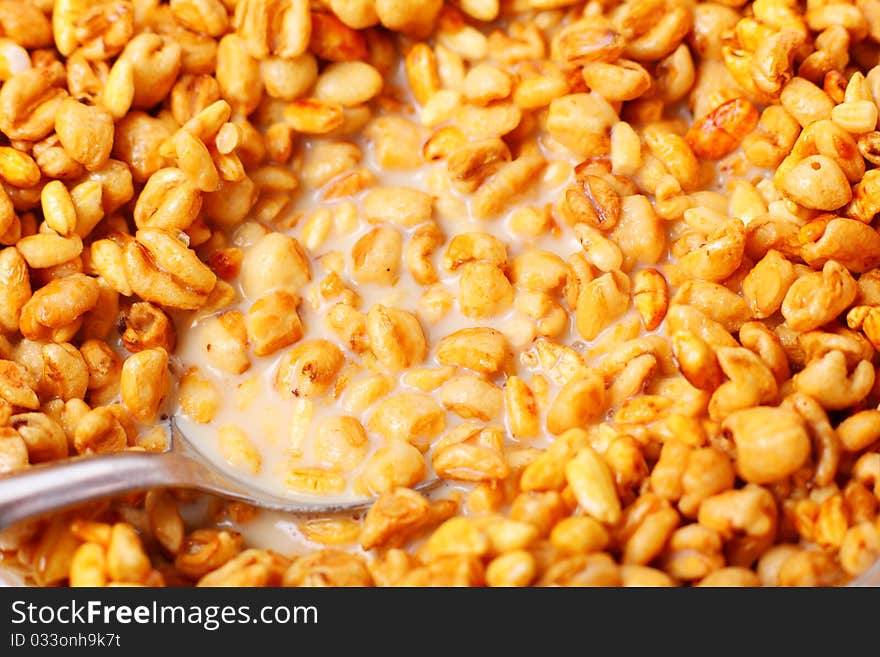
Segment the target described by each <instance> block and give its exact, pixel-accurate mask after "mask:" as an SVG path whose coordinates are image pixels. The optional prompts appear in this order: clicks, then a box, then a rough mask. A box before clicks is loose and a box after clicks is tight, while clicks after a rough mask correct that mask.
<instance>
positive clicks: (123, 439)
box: [73, 406, 128, 454]
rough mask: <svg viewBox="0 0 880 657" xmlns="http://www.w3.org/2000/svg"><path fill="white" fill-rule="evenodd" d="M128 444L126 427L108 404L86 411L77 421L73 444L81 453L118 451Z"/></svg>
mask: <svg viewBox="0 0 880 657" xmlns="http://www.w3.org/2000/svg"><path fill="white" fill-rule="evenodd" d="M127 444H128V436H127V434H126V432H125V428H124V427H123V426H122V424H121V423H120V422H119V420H118V419H117V417H116V415H115V414H114V413H113V412H112V411H111V410H110V409H109V408H108V407H106V406H101V407H98V408H96V409H94V410H92V411H89V412H88V413H86V414H85V415H84V416H83V417H82V418H81V419H80V420H79V422H78V423H77V425H76V431H75V433H74V436H73V445H74V447H75V448H76V451H77V452H79V453H80V454H85V453H102V452H116V451H119V450H122V449H124V448H125V447H126V445H127Z"/></svg>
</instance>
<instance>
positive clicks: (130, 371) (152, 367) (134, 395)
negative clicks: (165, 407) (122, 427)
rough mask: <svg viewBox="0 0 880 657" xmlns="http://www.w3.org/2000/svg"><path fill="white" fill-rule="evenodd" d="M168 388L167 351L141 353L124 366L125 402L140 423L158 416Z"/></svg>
mask: <svg viewBox="0 0 880 657" xmlns="http://www.w3.org/2000/svg"><path fill="white" fill-rule="evenodd" d="M168 385H169V377H168V352H167V351H165V350H164V349H162V348H161V347H160V348H152V349H145V350H143V351H139V352H138V353H136V354H133V355H131V356H129V357H128V358H127V359H126V360H125V363H123V365H122V377H121V379H120V389H121V392H122V403H123V404H125V406H126V408H127V409H128V410H129V411H130V412H131V414H132V415H134V416H135V417H136V418H137V419H139V420H142V421H148V420H150V419H152V418H153V417H155V415H156V413H157V412H158V410H159V407H160V406H161V404H162V402H163V401H164V400H165V395H166V394H167V393H168Z"/></svg>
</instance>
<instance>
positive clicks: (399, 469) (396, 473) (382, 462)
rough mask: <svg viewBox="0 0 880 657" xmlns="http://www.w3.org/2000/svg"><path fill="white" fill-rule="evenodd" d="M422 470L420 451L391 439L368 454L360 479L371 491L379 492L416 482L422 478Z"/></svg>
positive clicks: (423, 464)
mask: <svg viewBox="0 0 880 657" xmlns="http://www.w3.org/2000/svg"><path fill="white" fill-rule="evenodd" d="M425 472H426V468H425V458H424V457H423V456H422V453H421V452H420V451H419V450H418V449H417V448H416V447H414V446H413V445H410V444H409V443H406V442H403V441H401V440H393V441H390V442H389V443H388V444H387V445H386V446H385V447H380V448H379V449H377V450H376V451H375V452H374V453H373V454H372V455H371V456H370V457H369V459H368V460H367V462H366V463H365V464H364V467H363V470H362V471H361V479H360V481H361V482H362V483H363V485H364V486H365V487H366V488H367V490H369V491H370V492H371V493H374V494H377V495H381V494H384V493H390V492H391V491H392V490H394V489H396V488H408V487H411V486H415V485H416V484H417V483H419V482H420V481H421V480H422V479H424V477H425Z"/></svg>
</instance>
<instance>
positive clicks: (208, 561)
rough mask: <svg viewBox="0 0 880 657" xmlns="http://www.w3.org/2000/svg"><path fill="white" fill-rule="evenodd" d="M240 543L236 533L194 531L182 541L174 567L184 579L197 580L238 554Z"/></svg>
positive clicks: (205, 530) (213, 530) (207, 530)
mask: <svg viewBox="0 0 880 657" xmlns="http://www.w3.org/2000/svg"><path fill="white" fill-rule="evenodd" d="M241 542H242V538H241V534H238V533H237V532H231V531H228V530H217V529H196V530H195V531H193V532H192V533H190V534H188V535H187V536H186V538H185V539H184V541H183V545H182V546H181V548H180V551H179V552H178V553H177V556H176V557H175V559H174V567H175V568H176V569H177V570H178V571H180V573H181V574H182V575H184V576H185V577H188V578H191V579H197V578H199V577H201V576H203V575H205V574H206V573H209V572H211V571H212V570H216V569H217V568H219V567H220V566H222V565H223V564H225V563H226V562H227V561H229V560H230V559H232V558H233V557H234V556H235V555H236V554H238V552H239V551H240V550H241Z"/></svg>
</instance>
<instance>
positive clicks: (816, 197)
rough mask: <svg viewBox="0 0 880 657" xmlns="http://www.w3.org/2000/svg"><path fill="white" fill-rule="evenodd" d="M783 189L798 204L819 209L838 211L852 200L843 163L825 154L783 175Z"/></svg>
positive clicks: (781, 181) (781, 187) (799, 164)
mask: <svg viewBox="0 0 880 657" xmlns="http://www.w3.org/2000/svg"><path fill="white" fill-rule="evenodd" d="M779 184H780V187H779V189H780V191H781V192H782V193H783V194H785V195H786V196H787V197H788V198H790V199H791V200H792V201H794V202H795V203H798V204H799V205H802V206H804V207H805V208H811V209H815V210H837V209H838V208H841V207H843V206H844V205H846V204H847V203H849V201H850V200H851V199H852V190H851V189H850V186H849V181H847V179H846V175H845V174H844V173H843V170H842V169H841V168H840V166H839V165H838V164H837V163H836V162H835V161H834V160H832V159H831V158H830V157H827V156H825V155H811V156H810V157H807V158H805V159H803V160H801V161H800V162H799V163H798V164H797V165H795V166H794V168H792V169H791V170H790V171H788V172H787V173H786V174H785V175H784V176H782V178H781V180H780V181H779Z"/></svg>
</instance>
